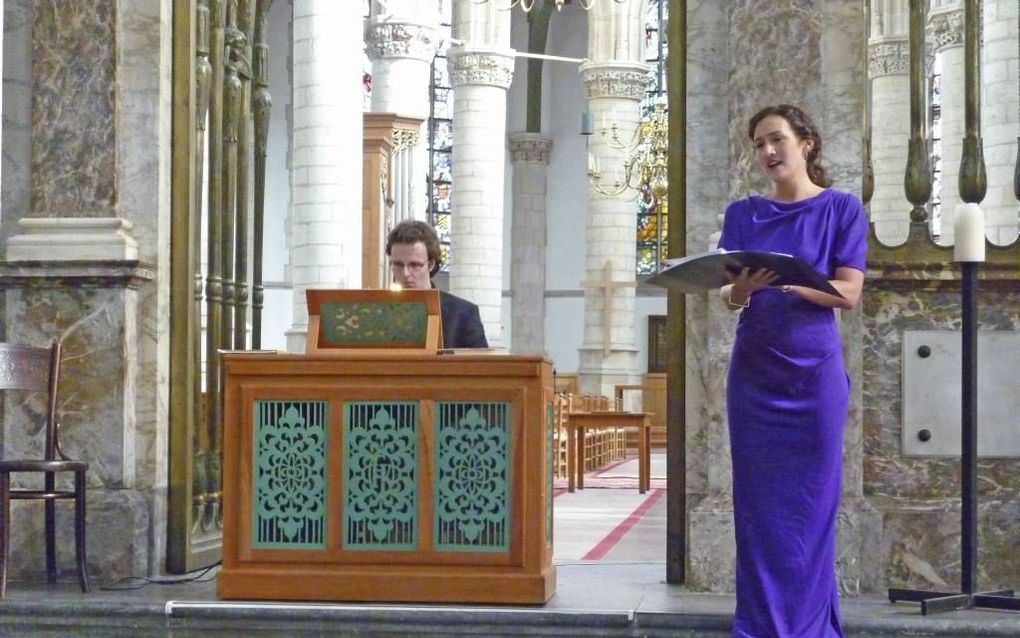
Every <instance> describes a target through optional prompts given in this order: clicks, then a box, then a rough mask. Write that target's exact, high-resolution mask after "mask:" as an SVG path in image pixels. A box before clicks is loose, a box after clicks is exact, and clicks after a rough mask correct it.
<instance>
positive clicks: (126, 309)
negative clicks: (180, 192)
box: [0, 0, 172, 580]
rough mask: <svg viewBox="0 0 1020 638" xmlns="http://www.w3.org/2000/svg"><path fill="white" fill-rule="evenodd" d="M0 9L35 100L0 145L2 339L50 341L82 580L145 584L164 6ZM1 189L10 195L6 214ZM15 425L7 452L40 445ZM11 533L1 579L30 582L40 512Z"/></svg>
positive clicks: (156, 357)
mask: <svg viewBox="0 0 1020 638" xmlns="http://www.w3.org/2000/svg"><path fill="white" fill-rule="evenodd" d="M4 10H5V15H7V16H11V17H14V18H15V19H14V20H13V21H12V22H10V23H8V25H7V26H8V29H9V31H8V33H5V40H4V45H5V47H4V48H5V51H4V58H5V62H6V65H8V66H10V68H11V69H12V70H13V73H12V75H13V76H14V77H21V78H24V81H25V86H24V89H19V91H18V96H17V97H18V99H22V98H25V103H26V104H30V105H31V107H30V108H29V109H27V111H26V113H31V117H30V119H27V120H20V121H19V124H22V123H23V124H24V125H25V126H24V128H21V127H20V126H18V127H16V129H15V130H17V134H16V135H11V136H7V135H5V136H4V137H3V144H4V148H3V151H4V157H5V159H6V158H8V157H15V158H23V161H24V162H26V163H25V165H24V166H23V167H22V169H21V170H19V171H16V172H14V173H10V174H5V184H4V188H5V199H4V204H5V206H4V210H3V218H2V220H0V222H2V226H3V230H2V233H0V234H2V236H3V237H5V238H6V239H7V241H6V246H5V255H6V260H5V261H4V262H3V263H2V264H0V287H2V288H4V289H5V297H6V298H5V309H4V314H5V324H6V334H5V338H6V339H9V340H12V341H24V342H29V343H34V344H36V345H45V344H46V343H48V342H49V341H50V340H52V339H54V338H59V339H61V340H62V341H63V344H64V347H63V372H62V374H61V384H60V388H59V392H60V396H61V401H60V413H61V426H62V428H61V429H62V433H63V440H62V443H63V446H64V448H65V451H66V452H67V453H68V454H69V455H71V456H73V457H76V458H80V459H81V460H84V461H87V462H88V463H89V464H90V469H89V473H88V530H89V532H88V539H89V540H88V553H89V570H90V573H91V574H92V575H93V576H94V577H97V578H100V579H103V580H107V579H116V578H121V577H124V576H129V575H132V576H141V575H151V574H155V573H158V572H159V571H160V568H161V565H162V561H163V556H164V553H165V552H164V546H165V538H166V487H167V486H166V482H167V475H168V468H167V449H166V447H167V440H168V427H169V424H168V419H167V397H168V384H167V368H168V365H167V364H168V353H169V328H168V325H169V303H168V300H169V285H170V282H169V272H168V266H169V250H170V245H169V244H170V242H169V222H170V191H169V178H170V162H169V156H170V119H171V117H170V114H171V76H170V64H169V59H170V51H171V26H172V23H171V16H172V3H171V1H170V0H138V1H137V2H130V3H119V2H114V1H112V0H101V1H98V2H97V1H94V0H90V1H85V0H69V1H68V2H60V3H48V4H39V3H19V2H11V3H5V7H4ZM12 31H13V33H12ZM5 79H6V78H5ZM5 129H6V122H5ZM26 169H27V170H26ZM8 188H9V189H11V191H12V192H13V193H14V194H20V193H23V194H24V196H23V197H18V198H17V199H15V200H13V201H16V202H17V203H18V204H17V205H15V206H11V205H10V204H11V202H12V200H11V199H8V198H7V192H6V191H7V189H8ZM7 409H8V410H15V411H16V410H17V406H16V405H15V404H10V403H9V404H7ZM7 416H11V414H10V413H8V415H7ZM28 421H31V418H28ZM26 425H27V422H26V419H25V418H24V417H18V416H16V415H15V416H14V418H13V420H8V419H6V418H5V420H4V427H5V432H4V433H3V443H4V448H5V454H7V455H9V456H14V455H16V454H22V453H24V454H30V453H33V452H37V451H38V450H39V449H40V441H39V438H38V435H39V430H38V428H37V427H31V426H30V425H29V426H28V427H26ZM17 480H22V481H25V480H30V479H28V478H26V477H19V478H18V479H17ZM58 509H60V510H61V511H60V512H58V516H57V520H58V535H59V538H60V540H59V541H58V544H59V545H60V547H59V549H58V565H59V568H60V574H61V577H64V576H71V577H72V578H73V569H72V568H73V566H74V560H73V542H71V539H72V538H73V533H72V526H71V522H72V517H71V516H70V515H69V514H68V513H66V512H64V508H63V507H62V506H61V507H58ZM30 510H34V511H30ZM12 522H13V530H12V545H13V552H12V560H13V564H12V569H13V570H14V571H13V573H12V576H13V577H14V578H15V579H17V578H28V579H38V578H44V577H45V575H44V573H42V572H41V570H40V569H39V564H40V562H41V561H42V557H43V549H42V547H43V544H42V533H41V529H42V512H41V508H38V507H37V504H33V503H18V504H17V505H16V506H15V511H14V516H13V521H12ZM43 571H44V570H43Z"/></svg>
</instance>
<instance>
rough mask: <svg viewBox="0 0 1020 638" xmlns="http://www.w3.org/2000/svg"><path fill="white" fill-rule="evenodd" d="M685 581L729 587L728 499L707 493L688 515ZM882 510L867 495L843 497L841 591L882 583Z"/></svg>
mask: <svg viewBox="0 0 1020 638" xmlns="http://www.w3.org/2000/svg"><path fill="white" fill-rule="evenodd" d="M688 521H689V523H688V530H689V531H688V534H689V536H688V550H687V551H688V557H689V558H688V560H689V563H688V564H689V566H690V567H689V570H688V574H689V576H688V581H687V582H688V583H689V584H690V586H691V587H692V588H694V589H699V590H704V591H711V592H732V591H734V589H735V588H736V582H735V579H734V573H735V568H736V556H737V546H736V540H735V536H734V531H733V500H732V499H731V498H730V497H729V496H725V497H722V496H717V497H709V498H705V499H704V500H702V501H701V502H700V503H698V504H697V505H696V506H695V507H693V508H692V509H691V511H690V513H689V515H688ZM881 545H882V513H881V512H879V511H878V510H877V509H876V508H875V506H874V505H873V504H872V503H871V502H870V501H869V500H868V499H866V498H862V497H849V498H848V497H844V498H843V502H842V504H841V505H840V510H839V530H838V532H837V541H836V576H837V579H838V580H839V592H840V595H843V596H857V595H860V594H862V593H875V592H878V591H881V589H882V588H883V587H885V582H886V579H885V577H884V575H883V574H882V573H881V570H882V564H883V557H882V552H881V551H879V549H878V548H880V547H881Z"/></svg>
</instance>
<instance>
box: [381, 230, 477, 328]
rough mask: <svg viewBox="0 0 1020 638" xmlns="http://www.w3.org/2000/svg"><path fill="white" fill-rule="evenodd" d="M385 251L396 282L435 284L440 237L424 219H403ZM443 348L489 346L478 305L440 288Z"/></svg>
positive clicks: (416, 286)
mask: <svg viewBox="0 0 1020 638" xmlns="http://www.w3.org/2000/svg"><path fill="white" fill-rule="evenodd" d="M386 254H387V255H388V256H389V258H390V272H391V273H392V275H393V281H394V283H398V284H400V285H401V286H402V287H404V288H412V289H427V288H435V286H434V285H433V284H432V275H434V274H436V273H437V272H439V266H440V264H441V258H440V254H439V237H438V236H437V235H436V231H435V230H434V229H433V228H432V227H431V226H429V225H428V224H426V223H425V222H420V221H413V220H404V221H402V222H400V223H399V224H397V225H396V226H394V228H393V230H391V231H390V234H389V236H388V237H387V238H386ZM439 305H440V316H441V317H442V320H443V347H444V348H488V347H489V342H488V341H486V339H485V328H484V327H483V326H482V319H481V317H480V316H479V314H478V306H476V305H475V304H473V303H471V302H470V301H468V300H467V299H461V298H460V297H458V296H456V295H452V294H450V293H448V292H446V291H445V290H440V291H439Z"/></svg>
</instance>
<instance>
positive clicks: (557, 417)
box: [553, 392, 627, 478]
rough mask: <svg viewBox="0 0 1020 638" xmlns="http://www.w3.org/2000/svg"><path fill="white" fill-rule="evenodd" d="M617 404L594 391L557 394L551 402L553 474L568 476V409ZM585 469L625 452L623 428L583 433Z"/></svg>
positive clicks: (586, 409) (596, 408)
mask: <svg viewBox="0 0 1020 638" xmlns="http://www.w3.org/2000/svg"><path fill="white" fill-rule="evenodd" d="M618 409H620V406H619V405H617V404H616V402H614V401H611V400H610V399H609V398H608V397H605V396H601V395H597V394H571V393H569V392H560V393H557V394H556V399H555V402H554V403H553V423H554V428H553V476H555V477H557V478H559V477H565V476H566V475H567V419H568V418H569V415H570V413H571V412H602V411H606V410H618ZM584 446H585V454H584V459H585V467H584V471H585V472H592V471H594V470H597V469H599V468H601V467H605V466H606V465H608V464H609V463H613V462H614V461H619V460H621V459H623V458H625V457H626V455H627V432H626V430H625V429H624V428H614V429H612V430H599V431H586V432H585V435H584Z"/></svg>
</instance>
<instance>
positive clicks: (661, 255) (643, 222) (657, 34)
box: [636, 0, 669, 275]
mask: <svg viewBox="0 0 1020 638" xmlns="http://www.w3.org/2000/svg"><path fill="white" fill-rule="evenodd" d="M667 18H668V2H666V0H651V2H649V3H648V13H647V14H646V16H645V49H644V50H645V53H644V57H645V62H646V63H647V64H648V91H647V92H646V94H645V99H644V100H643V101H642V103H641V114H642V116H647V115H648V114H649V113H651V112H652V110H653V109H654V108H655V104H656V102H657V101H659V100H664V99H665V96H666V63H667V58H668V53H669V47H668V46H667V42H666V20H667ZM666 209H667V202H666V198H661V199H659V198H656V197H654V196H653V195H652V193H651V189H650V188H649V186H648V184H644V185H642V187H641V194H640V195H639V196H638V198H637V237H636V240H637V264H636V267H637V274H638V275H653V274H655V273H657V272H658V271H659V267H660V265H661V264H662V260H663V259H665V258H666V238H667V230H668V229H667V225H666Z"/></svg>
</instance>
